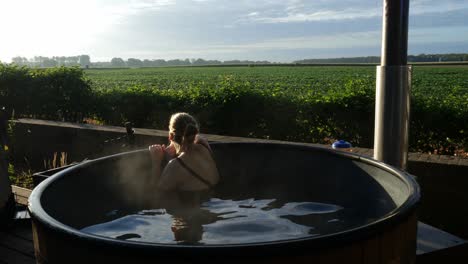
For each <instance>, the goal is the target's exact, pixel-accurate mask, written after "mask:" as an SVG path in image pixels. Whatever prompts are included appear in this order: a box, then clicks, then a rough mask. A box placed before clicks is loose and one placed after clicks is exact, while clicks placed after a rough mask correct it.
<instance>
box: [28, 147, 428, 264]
mask: <svg viewBox="0 0 468 264" xmlns="http://www.w3.org/2000/svg"><path fill="white" fill-rule="evenodd" d="M211 146H212V149H213V155H214V158H215V160H216V162H217V165H218V169H219V172H220V175H221V181H220V183H219V184H218V185H217V187H216V190H215V195H216V196H217V197H223V198H224V199H237V200H239V199H247V198H252V197H255V198H256V199H269V198H275V199H284V200H288V201H320V202H321V203H329V204H337V205H340V206H342V207H344V208H351V209H352V212H353V214H354V215H358V216H360V217H362V219H366V221H363V222H362V223H358V224H356V225H353V226H348V227H347V228H346V229H343V230H339V231H336V232H332V233H324V234H319V235H313V236H312V235H311V236H306V237H300V238H292V239H282V238H281V237H280V238H279V239H276V240H273V241H263V242H252V243H237V244H236V243H234V244H213V245H211V244H203V245H181V244H164V243H150V242H141V241H129V240H121V239H115V238H111V237H104V236H99V235H95V234H92V233H87V232H83V231H80V230H81V229H83V228H84V227H87V226H92V225H94V224H99V223H102V222H104V221H106V220H105V217H104V216H105V215H106V213H107V212H109V211H112V210H113V209H115V208H117V207H120V208H123V207H124V208H133V209H135V210H138V209H145V208H151V207H152V202H153V200H152V197H153V196H152V195H151V194H152V193H154V182H153V180H152V178H153V177H152V174H151V161H150V157H149V153H148V151H147V150H140V151H134V152H127V153H122V154H117V155H113V156H108V157H103V158H100V159H96V160H92V161H88V162H84V163H81V164H79V165H77V166H73V167H71V168H68V169H66V170H63V171H61V172H59V173H57V174H55V175H54V176H52V177H50V178H49V179H47V180H45V181H44V182H42V183H41V184H40V185H39V186H37V187H36V188H35V189H34V191H33V192H32V194H31V196H30V198H29V210H30V213H31V216H32V219H33V221H32V222H33V237H34V247H35V253H36V258H37V261H38V263H201V262H203V263H241V262H249V263H250V262H252V263H253V262H255V263H311V262H313V263H413V262H414V259H415V253H416V229H417V220H416V207H417V204H418V202H419V199H420V193H419V187H418V185H417V183H416V182H415V180H414V179H413V178H412V176H410V175H408V174H407V173H405V172H403V171H400V170H397V169H395V168H393V167H390V166H388V165H385V164H383V163H381V162H377V161H375V160H372V159H370V158H366V157H362V156H357V155H354V154H351V153H347V152H337V151H334V150H330V149H325V148H320V147H313V146H304V145H300V144H297V145H296V144H276V143H214V144H212V145H211Z"/></svg>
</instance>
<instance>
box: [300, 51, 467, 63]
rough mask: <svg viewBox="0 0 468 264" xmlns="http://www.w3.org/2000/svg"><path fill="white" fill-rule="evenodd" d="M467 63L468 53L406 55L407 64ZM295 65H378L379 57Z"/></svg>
mask: <svg viewBox="0 0 468 264" xmlns="http://www.w3.org/2000/svg"><path fill="white" fill-rule="evenodd" d="M457 61H468V53H450V54H419V55H408V62H457ZM294 63H297V64H314V63H380V57H379V56H367V57H351V58H330V59H305V60H298V61H295V62H294Z"/></svg>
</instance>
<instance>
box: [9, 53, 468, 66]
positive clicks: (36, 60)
mask: <svg viewBox="0 0 468 264" xmlns="http://www.w3.org/2000/svg"><path fill="white" fill-rule="evenodd" d="M457 61H468V53H451V54H419V55H409V56H408V62H457ZM293 63H294V64H321V63H372V64H378V63H380V57H379V56H367V57H351V58H329V59H305V60H297V61H294V62H293ZM12 64H14V65H18V66H29V67H32V68H51V67H58V66H79V67H82V68H89V67H92V68H142V67H164V66H204V65H256V64H259V65H262V64H263V65H265V64H278V63H275V62H270V61H266V60H263V61H253V60H225V61H220V60H204V59H201V58H198V59H188V58H187V59H173V60H164V59H153V60H149V59H143V60H141V59H137V58H128V59H126V60H124V59H122V58H119V57H114V58H112V59H111V60H110V61H100V62H91V57H90V56H89V55H78V56H53V57H43V56H35V57H33V58H30V59H28V58H25V57H21V56H17V57H14V58H12Z"/></svg>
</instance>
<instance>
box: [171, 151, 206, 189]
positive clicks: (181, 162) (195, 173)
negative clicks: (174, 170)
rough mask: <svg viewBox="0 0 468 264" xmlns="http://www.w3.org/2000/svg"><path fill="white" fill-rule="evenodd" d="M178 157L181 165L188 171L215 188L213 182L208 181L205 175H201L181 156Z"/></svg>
mask: <svg viewBox="0 0 468 264" xmlns="http://www.w3.org/2000/svg"><path fill="white" fill-rule="evenodd" d="M176 159H177V160H178V161H179V162H180V165H182V167H184V168H185V169H186V170H187V171H189V172H190V173H191V174H192V176H193V177H195V178H197V179H198V180H199V181H201V182H203V183H204V184H206V185H208V187H210V188H213V184H211V182H209V181H207V180H206V179H204V178H203V177H201V176H200V175H199V174H198V173H197V172H196V171H194V170H193V169H192V168H190V167H189V166H187V164H186V163H185V162H184V161H183V160H182V159H181V158H179V157H176Z"/></svg>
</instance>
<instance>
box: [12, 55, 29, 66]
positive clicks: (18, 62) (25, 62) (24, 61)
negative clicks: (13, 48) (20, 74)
mask: <svg viewBox="0 0 468 264" xmlns="http://www.w3.org/2000/svg"><path fill="white" fill-rule="evenodd" d="M11 62H12V63H13V64H16V65H18V66H25V65H29V61H28V59H27V58H25V57H20V56H18V57H14V58H12V59H11Z"/></svg>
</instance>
